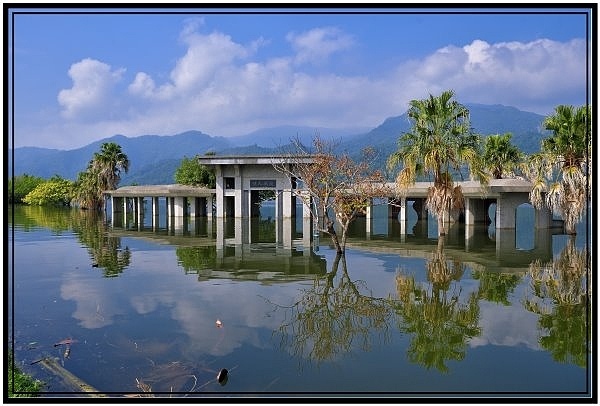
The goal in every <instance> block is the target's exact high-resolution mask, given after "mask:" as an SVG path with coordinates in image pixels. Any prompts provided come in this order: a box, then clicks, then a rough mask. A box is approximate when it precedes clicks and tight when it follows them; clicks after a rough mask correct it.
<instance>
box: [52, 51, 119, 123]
mask: <svg viewBox="0 0 600 406" xmlns="http://www.w3.org/2000/svg"><path fill="white" fill-rule="evenodd" d="M124 72H125V69H117V70H115V71H112V70H111V67H110V65H107V64H105V63H102V62H100V61H97V60H95V59H90V58H86V59H83V60H81V61H79V62H77V63H74V64H73V65H71V68H70V69H69V76H70V77H71V79H72V80H73V87H71V88H70V89H63V90H61V91H60V92H59V93H58V103H59V104H60V105H61V106H62V115H63V116H64V117H65V118H67V119H74V118H78V119H81V118H83V117H84V116H86V115H87V114H88V113H90V112H91V111H96V110H95V109H97V108H99V107H102V106H103V104H104V103H105V102H106V101H107V100H108V98H109V96H110V94H111V91H112V88H113V86H114V85H115V84H116V83H117V82H118V81H119V80H120V79H121V76H122V75H123V73H124Z"/></svg>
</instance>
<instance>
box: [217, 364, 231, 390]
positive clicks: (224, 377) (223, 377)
mask: <svg viewBox="0 0 600 406" xmlns="http://www.w3.org/2000/svg"><path fill="white" fill-rule="evenodd" d="M228 380H229V371H227V369H226V368H223V369H222V370H220V371H219V373H218V374H217V381H219V383H220V384H221V386H225V384H226V383H227V381H228Z"/></svg>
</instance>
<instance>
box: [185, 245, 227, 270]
mask: <svg viewBox="0 0 600 406" xmlns="http://www.w3.org/2000/svg"><path fill="white" fill-rule="evenodd" d="M175 255H177V262H178V263H179V265H180V266H181V267H183V269H184V270H185V273H186V274H189V273H196V274H199V275H200V274H201V273H202V272H205V271H207V270H210V271H212V269H214V267H215V263H216V258H217V248H216V246H215V245H212V246H205V247H179V246H178V247H177V248H176V249H175Z"/></svg>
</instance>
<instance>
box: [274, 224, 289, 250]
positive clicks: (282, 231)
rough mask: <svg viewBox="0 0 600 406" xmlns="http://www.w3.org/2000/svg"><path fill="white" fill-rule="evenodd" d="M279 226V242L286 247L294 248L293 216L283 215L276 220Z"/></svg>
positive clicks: (277, 233) (277, 234) (277, 232)
mask: <svg viewBox="0 0 600 406" xmlns="http://www.w3.org/2000/svg"><path fill="white" fill-rule="evenodd" d="M275 221H276V223H277V228H276V230H277V231H276V236H277V237H276V238H277V241H276V243H277V244H281V245H283V248H284V249H291V248H292V240H293V239H292V218H291V217H283V218H279V217H278V218H277V219H276V220H275Z"/></svg>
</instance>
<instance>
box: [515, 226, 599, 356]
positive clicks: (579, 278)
mask: <svg viewBox="0 0 600 406" xmlns="http://www.w3.org/2000/svg"><path fill="white" fill-rule="evenodd" d="M589 264H590V262H589V254H588V252H587V249H582V250H578V249H577V248H576V247H575V238H573V237H571V238H569V240H568V242H567V245H566V246H565V248H564V249H563V250H562V252H561V253H560V255H559V256H558V258H556V259H555V260H554V261H552V262H548V263H545V264H543V263H541V262H540V261H539V260H536V261H534V262H532V263H531V265H530V267H529V276H530V278H531V294H532V297H528V298H526V299H525V300H524V306H525V308H526V309H528V310H529V311H531V312H533V313H535V314H538V315H539V316H540V318H539V321H538V326H539V329H540V331H541V332H542V334H544V335H543V336H542V337H541V338H540V345H541V346H542V348H544V349H546V350H548V351H549V352H550V353H551V354H552V356H553V357H554V359H555V360H556V361H559V362H565V363H574V364H576V365H579V366H581V367H586V366H587V357H588V353H589V351H588V347H589V346H588V344H589V343H588V337H589V334H588V332H589V330H588V327H589V320H590V311H589V310H590V309H589V306H588V295H589V294H590V293H591V292H588V287H587V286H588V285H587V282H588V280H587V279H588V277H591V273H590V267H589ZM589 286H591V284H590V285H589ZM590 289H591V288H590Z"/></svg>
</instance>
